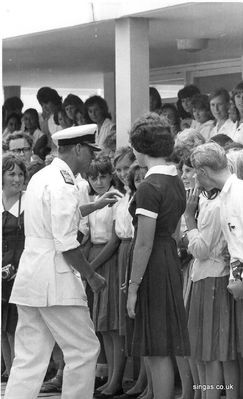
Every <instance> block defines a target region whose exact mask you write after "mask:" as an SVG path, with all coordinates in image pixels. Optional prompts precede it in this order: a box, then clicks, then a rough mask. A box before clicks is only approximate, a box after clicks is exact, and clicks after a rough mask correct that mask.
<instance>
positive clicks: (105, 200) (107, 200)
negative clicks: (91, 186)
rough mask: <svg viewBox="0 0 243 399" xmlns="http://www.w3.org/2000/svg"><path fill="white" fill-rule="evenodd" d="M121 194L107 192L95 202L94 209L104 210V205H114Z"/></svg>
mask: <svg viewBox="0 0 243 399" xmlns="http://www.w3.org/2000/svg"><path fill="white" fill-rule="evenodd" d="M121 197H122V194H121V193H119V192H118V191H107V192H106V193H105V194H103V195H102V196H101V197H100V198H99V199H98V200H97V201H96V202H95V207H96V209H101V208H104V207H105V206H106V205H108V206H112V205H113V204H115V203H116V202H117V201H118V200H119V199H120V198H121Z"/></svg>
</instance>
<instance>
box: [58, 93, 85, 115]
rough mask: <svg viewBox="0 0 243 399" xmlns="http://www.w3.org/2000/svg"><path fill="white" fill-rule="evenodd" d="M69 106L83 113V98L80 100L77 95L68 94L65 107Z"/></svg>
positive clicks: (64, 103) (64, 102)
mask: <svg viewBox="0 0 243 399" xmlns="http://www.w3.org/2000/svg"><path fill="white" fill-rule="evenodd" d="M67 105H74V106H75V107H76V109H78V110H80V111H81V112H83V108H84V103H83V101H82V100H81V98H79V97H78V96H76V95H75V94H68V96H67V97H66V98H65V99H64V101H63V107H64V108H65V107H66V106H67Z"/></svg>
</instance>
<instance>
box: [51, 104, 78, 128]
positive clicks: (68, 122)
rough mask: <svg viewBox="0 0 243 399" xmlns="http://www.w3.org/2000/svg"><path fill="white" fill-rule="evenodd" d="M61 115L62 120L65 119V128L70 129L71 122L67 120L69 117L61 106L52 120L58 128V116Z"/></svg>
mask: <svg viewBox="0 0 243 399" xmlns="http://www.w3.org/2000/svg"><path fill="white" fill-rule="evenodd" d="M59 113H61V114H62V117H63V119H65V121H66V122H67V123H66V125H67V126H66V127H71V126H72V124H73V121H72V120H71V119H69V117H68V116H67V114H66V111H65V109H64V108H63V106H59V107H58V108H57V109H56V111H55V112H54V114H53V119H54V122H55V124H56V125H58V126H60V124H59V121H58V114H59Z"/></svg>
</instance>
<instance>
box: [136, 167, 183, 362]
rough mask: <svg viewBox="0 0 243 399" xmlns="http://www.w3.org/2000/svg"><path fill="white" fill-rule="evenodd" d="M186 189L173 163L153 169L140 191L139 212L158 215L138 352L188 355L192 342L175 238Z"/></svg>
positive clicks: (141, 301)
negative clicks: (173, 235)
mask: <svg viewBox="0 0 243 399" xmlns="http://www.w3.org/2000/svg"><path fill="white" fill-rule="evenodd" d="M185 205H186V195H185V190H184V186H183V183H182V182H181V180H180V178H179V177H178V176H177V171H176V168H175V166H174V165H158V166H154V167H152V168H151V169H149V171H148V173H147V174H146V177H145V180H144V181H143V182H142V183H141V184H140V185H139V187H138V190H137V193H136V215H145V216H148V217H151V218H154V219H156V229H155V236H154V242H153V248H152V252H151V255H150V258H149V262H148V265H147V268H146V271H145V273H144V276H143V280H142V282H141V284H140V286H139V289H138V297H137V304H136V310H135V312H136V316H135V320H134V330H133V336H132V342H131V355H133V356H172V355H176V356H187V355H189V354H190V345H189V338H188V330H187V317H186V312H185V308H184V303H183V295H182V275H181V269H180V261H179V258H178V255H177V246H176V242H175V241H174V239H173V238H172V234H173V233H174V231H175V229H176V226H177V223H178V222H179V220H180V217H181V216H182V214H183V213H184V210H185Z"/></svg>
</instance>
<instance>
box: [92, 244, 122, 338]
mask: <svg viewBox="0 0 243 399" xmlns="http://www.w3.org/2000/svg"><path fill="white" fill-rule="evenodd" d="M104 246H105V244H98V245H92V247H91V249H90V252H89V260H90V261H91V260H93V259H95V258H96V256H97V255H98V254H99V253H100V252H101V251H102V249H103V248H104ZM96 272H97V273H99V274H100V275H101V276H102V277H104V278H105V280H106V284H107V285H106V287H105V288H104V290H103V291H101V292H100V293H98V294H94V299H93V312H92V319H93V323H94V326H95V330H96V331H100V332H104V331H112V330H118V327H119V323H118V292H119V286H118V265H117V251H116V252H115V254H114V255H112V256H111V258H110V259H109V260H108V261H107V262H106V263H104V264H103V265H101V266H100V267H99V268H98V269H96Z"/></svg>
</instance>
